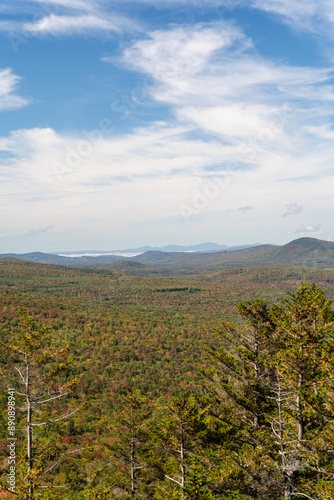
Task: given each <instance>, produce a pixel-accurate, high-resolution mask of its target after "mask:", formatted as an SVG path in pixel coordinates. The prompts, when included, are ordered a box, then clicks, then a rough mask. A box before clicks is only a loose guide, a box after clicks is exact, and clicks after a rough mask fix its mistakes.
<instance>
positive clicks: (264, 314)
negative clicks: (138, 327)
mask: <svg viewBox="0 0 334 500" xmlns="http://www.w3.org/2000/svg"><path fill="white" fill-rule="evenodd" d="M331 304H332V303H331V301H329V300H327V299H326V298H325V296H324V293H323V292H322V291H321V290H320V289H319V288H318V287H316V285H314V284H313V285H311V286H308V285H306V284H303V285H302V286H301V287H300V288H299V289H298V290H297V291H296V292H295V293H290V292H289V293H288V298H284V299H283V300H282V301H281V303H280V304H277V305H273V306H270V305H269V304H268V303H266V302H265V301H263V300H260V299H254V300H253V301H251V302H249V303H246V304H240V305H239V306H238V309H239V313H240V315H241V316H242V317H243V318H245V319H246V325H245V327H244V328H242V329H241V328H238V327H236V326H235V325H233V324H231V323H223V328H222V329H219V330H218V331H219V333H220V335H221V337H222V345H223V347H222V348H220V349H218V350H216V351H215V350H211V352H210V354H211V360H212V367H211V368H210V369H209V370H206V372H205V374H206V376H207V379H208V387H209V393H210V397H211V404H212V406H211V415H212V416H213V417H214V419H215V422H216V423H215V424H214V425H212V429H213V430H214V431H213V430H212V435H211V450H212V451H213V452H212V453H211V461H212V463H213V465H214V466H215V467H217V468H218V470H219V474H218V475H217V479H216V484H214V485H213V486H212V488H213V490H216V491H218V492H220V493H221V494H222V495H223V496H222V497H221V498H230V495H232V496H233V495H234V494H235V495H238V496H237V498H240V499H241V498H245V499H246V498H256V499H266V500H278V499H283V498H284V499H285V500H291V499H292V498H305V497H308V498H311V499H316V500H320V499H321V500H323V499H326V500H327V499H328V498H332V496H333V491H334V490H333V484H334V483H333V478H334V475H333V472H334V470H333V417H334V414H333V392H334V391H333V354H334V350H333V331H334V312H333V309H332V307H331ZM331 495H332V496H331Z"/></svg>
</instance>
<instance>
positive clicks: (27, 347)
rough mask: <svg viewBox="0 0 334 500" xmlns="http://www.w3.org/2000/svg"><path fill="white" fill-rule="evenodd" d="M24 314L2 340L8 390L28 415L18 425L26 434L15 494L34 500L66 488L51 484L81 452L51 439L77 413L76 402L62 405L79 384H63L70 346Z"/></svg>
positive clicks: (3, 374) (75, 382)
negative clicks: (15, 328)
mask: <svg viewBox="0 0 334 500" xmlns="http://www.w3.org/2000/svg"><path fill="white" fill-rule="evenodd" d="M20 312H21V316H22V320H21V322H20V323H19V325H18V331H16V332H14V331H12V332H8V341H7V342H6V341H5V342H1V347H2V348H3V349H4V350H5V351H6V352H7V353H8V363H7V368H6V369H2V370H1V374H2V376H3V377H4V379H5V380H6V383H7V386H10V387H12V388H13V389H15V391H14V392H15V398H16V397H17V398H18V402H17V405H18V407H19V410H20V414H26V418H25V424H24V421H22V420H21V421H19V422H18V429H17V431H18V432H19V431H20V430H22V431H23V434H24V436H25V449H26V453H25V454H23V457H24V458H23V460H22V461H21V464H19V466H20V472H21V474H20V476H19V477H18V484H17V486H18V490H17V491H16V493H17V494H18V495H19V496H18V498H22V499H26V500H31V499H34V498H35V497H36V491H42V490H44V489H48V488H53V487H55V488H59V487H62V486H63V487H66V485H57V486H55V485H53V484H52V479H53V478H52V473H53V472H54V471H55V470H57V469H59V467H61V464H62V463H63V462H64V461H66V459H67V458H68V456H69V455H70V456H74V455H75V453H77V452H79V451H80V450H76V449H71V450H64V449H62V448H63V447H62V446H59V445H58V443H57V442H56V441H55V440H54V439H53V438H54V437H55V436H54V433H55V429H54V427H56V426H57V425H59V424H60V423H61V422H63V421H64V420H67V419H68V418H70V417H71V416H72V415H74V414H75V413H76V412H77V411H78V409H79V407H78V406H73V402H71V401H69V402H68V403H67V404H66V405H65V404H63V403H62V400H63V399H64V398H66V397H67V399H68V398H69V397H70V395H71V394H72V393H73V390H74V388H75V387H76V386H77V384H78V380H77V379H74V380H71V381H64V380H62V373H63V372H64V371H65V370H66V369H67V364H66V363H65V362H64V358H65V357H66V354H67V352H68V349H69V346H68V345H66V346H63V347H59V345H57V343H56V341H55V338H54V336H53V335H52V332H51V328H49V327H45V326H40V325H38V324H37V323H36V322H35V321H34V319H33V318H32V316H31V315H29V314H28V313H27V312H26V311H22V310H20ZM18 419H19V415H18ZM46 429H47V432H45V430H46ZM45 483H46V484H45Z"/></svg>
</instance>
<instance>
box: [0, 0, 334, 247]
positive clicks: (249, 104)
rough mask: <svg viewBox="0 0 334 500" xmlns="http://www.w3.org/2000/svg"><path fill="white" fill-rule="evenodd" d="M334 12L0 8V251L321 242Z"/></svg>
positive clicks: (164, 4) (191, 6)
mask: <svg viewBox="0 0 334 500" xmlns="http://www.w3.org/2000/svg"><path fill="white" fill-rule="evenodd" d="M333 33H334V4H333V2H332V1H331V0H317V1H316V0H304V1H296V2H291V1H290V2H289V1H288V0H247V1H246V0H245V1H243V0H234V1H232V0H164V1H162V0H3V1H2V2H1V5H0V44H1V52H0V176H1V184H0V186H1V187H0V189H1V195H2V196H1V204H2V206H1V210H2V214H3V215H2V217H1V227H0V253H4V252H28V251H36V250H38V251H44V252H55V251H69V250H111V249H122V248H127V247H136V246H141V245H157V246H160V245H161V246H162V245H165V244H169V243H178V244H195V243H199V242H204V241H215V242H217V243H222V244H230V245H235V244H245V243H255V242H263V243H277V244H283V243H286V242H288V241H290V240H292V239H295V238H298V237H301V236H310V237H317V238H321V239H327V240H334V224H333V222H332V220H333V216H332V213H333V196H332V192H333V188H334V183H333V157H334V147H333V139H334V128H333V115H334V92H333V85H334V80H333V76H334V73H333V53H334V52H333V48H334V35H333Z"/></svg>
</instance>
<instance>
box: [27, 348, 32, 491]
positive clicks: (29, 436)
mask: <svg viewBox="0 0 334 500" xmlns="http://www.w3.org/2000/svg"><path fill="white" fill-rule="evenodd" d="M29 375H30V374H29V362H28V357H27V356H26V380H25V383H26V400H27V461H28V496H27V500H32V499H33V484H32V478H31V472H32V468H33V456H32V426H31V414H32V408H31V401H30V387H29V382H30V380H29Z"/></svg>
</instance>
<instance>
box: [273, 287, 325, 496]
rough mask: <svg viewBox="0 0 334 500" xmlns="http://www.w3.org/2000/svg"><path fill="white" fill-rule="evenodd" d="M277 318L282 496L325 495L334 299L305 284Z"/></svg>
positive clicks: (276, 308)
mask: <svg viewBox="0 0 334 500" xmlns="http://www.w3.org/2000/svg"><path fill="white" fill-rule="evenodd" d="M273 318H274V321H275V325H276V342H277V345H278V348H277V351H276V353H275V354H274V357H273V364H275V366H276V371H277V379H278V383H277V388H278V389H279V392H280V394H278V400H279V401H280V403H279V408H278V410H279V415H278V419H279V421H280V422H281V423H280V425H279V428H280V432H279V434H280V440H281V441H280V442H281V446H282V445H284V452H283V449H282V451H281V457H282V465H281V467H282V471H283V475H284V484H285V487H284V498H285V499H288V500H290V499H291V498H293V497H294V498H295V497H297V498H298V495H299V494H300V497H302V495H308V496H310V497H313V498H317V497H319V498H326V496H324V495H326V494H327V493H326V491H327V492H328V491H330V492H331V494H334V483H333V479H334V466H333V442H334V441H333V422H334V412H333V390H334V377H333V368H334V333H333V332H334V311H333V308H332V301H331V300H328V299H326V297H325V294H324V292H323V291H322V290H321V289H320V288H319V287H317V286H316V285H315V284H312V285H311V286H308V285H307V284H302V286H301V287H300V288H299V289H298V290H297V291H296V292H294V293H292V292H288V293H287V298H284V299H283V300H282V301H281V304H279V305H277V306H274V308H273ZM276 392H277V391H276Z"/></svg>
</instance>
